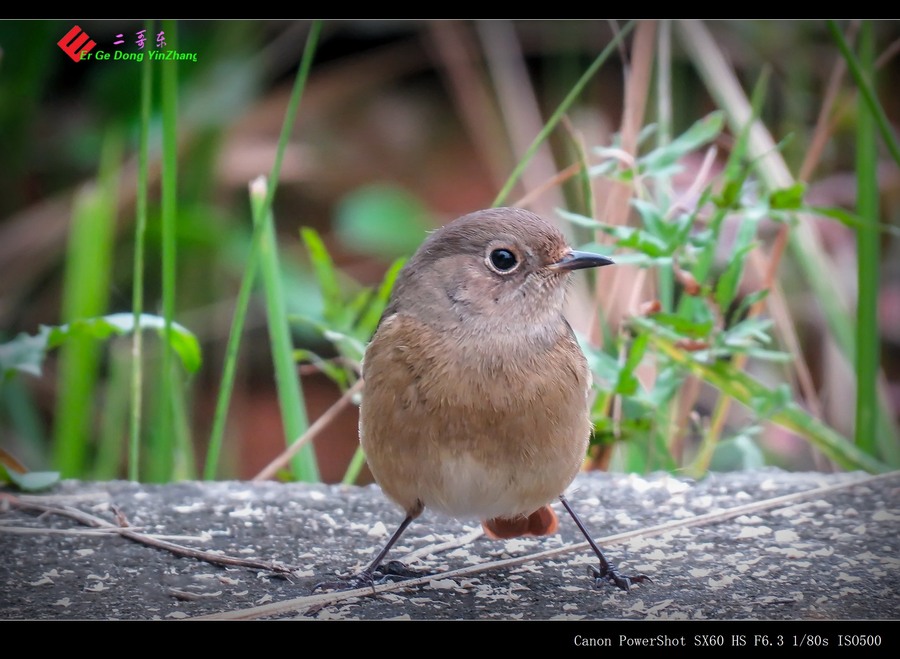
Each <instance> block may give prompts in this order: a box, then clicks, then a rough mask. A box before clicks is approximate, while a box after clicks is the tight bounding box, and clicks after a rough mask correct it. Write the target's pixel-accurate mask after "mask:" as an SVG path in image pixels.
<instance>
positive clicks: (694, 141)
mask: <svg viewBox="0 0 900 659" xmlns="http://www.w3.org/2000/svg"><path fill="white" fill-rule="evenodd" d="M724 125H725V115H724V113H723V112H719V111H716V112H712V113H711V114H709V115H707V116H706V117H704V118H703V119H700V120H699V121H696V122H694V124H693V125H692V126H691V127H690V128H688V129H687V130H686V131H685V132H683V133H682V134H681V135H679V136H678V137H676V138H675V139H674V140H672V141H671V142H669V143H668V144H666V145H663V146H661V147H659V148H656V149H654V150H653V151H651V152H650V153H648V154H647V155H645V156H642V157H641V158H639V159H638V163H639V165H640V169H641V171H642V172H643V173H646V174H654V175H659V174H661V173H667V172H668V170H669V169H670V168H671V167H672V166H673V165H675V164H676V163H677V162H678V160H680V159H681V158H682V157H684V156H685V155H687V154H688V153H690V152H691V151H694V150H695V149H698V148H700V147H701V146H703V145H704V144H708V143H709V142H711V141H712V140H714V139H715V138H716V137H718V135H719V133H721V132H722V127H723V126H724ZM663 170H664V171H663Z"/></svg>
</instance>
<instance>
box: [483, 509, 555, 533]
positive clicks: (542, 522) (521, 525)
mask: <svg viewBox="0 0 900 659" xmlns="http://www.w3.org/2000/svg"><path fill="white" fill-rule="evenodd" d="M481 526H482V527H483V528H484V533H485V535H486V536H487V537H489V538H490V539H492V540H506V539H508V538H518V537H519V536H523V535H551V534H553V533H556V529H557V527H558V526H559V518H558V517H557V516H556V513H555V512H554V511H553V508H551V507H550V506H542V507H540V508H538V509H537V510H535V511H534V512H533V513H531V514H530V515H527V516H525V515H521V516H519V517H513V518H511V519H506V518H503V517H495V518H494V519H488V520H485V521H483V522H482V523H481Z"/></svg>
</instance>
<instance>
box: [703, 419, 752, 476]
mask: <svg viewBox="0 0 900 659" xmlns="http://www.w3.org/2000/svg"><path fill="white" fill-rule="evenodd" d="M758 429H759V428H758V427H754V428H746V429H744V431H743V432H742V433H741V434H739V435H737V436H736V437H730V438H729V439H725V440H722V441H721V442H719V443H718V444H716V448H715V451H714V452H713V455H712V459H711V460H710V463H709V468H710V470H711V471H744V470H747V469H759V468H761V467H763V466H764V465H765V458H764V457H763V452H762V451H761V450H760V448H759V446H757V445H756V442H755V441H754V440H753V437H751V436H750V432H751V431H752V430H758Z"/></svg>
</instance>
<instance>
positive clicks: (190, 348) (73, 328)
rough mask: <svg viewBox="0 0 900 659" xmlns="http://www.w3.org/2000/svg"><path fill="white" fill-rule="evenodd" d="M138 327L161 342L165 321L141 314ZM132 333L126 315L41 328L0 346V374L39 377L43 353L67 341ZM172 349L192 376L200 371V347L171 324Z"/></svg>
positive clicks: (129, 317) (130, 320)
mask: <svg viewBox="0 0 900 659" xmlns="http://www.w3.org/2000/svg"><path fill="white" fill-rule="evenodd" d="M139 326H140V328H141V329H155V330H157V332H158V333H159V335H160V337H161V338H162V339H165V319H164V318H162V317H161V316H154V315H151V314H141V315H140V317H139ZM133 331H134V316H133V315H132V314H130V313H115V314H110V315H108V316H101V317H98V318H86V319H82V320H76V321H73V322H71V323H68V324H67V325H59V326H56V327H49V326H46V325H42V326H41V328H40V330H39V331H38V333H37V334H35V335H34V336H29V335H28V334H24V333H22V334H19V335H18V336H17V337H16V338H15V339H13V340H12V341H9V342H7V343H4V344H2V345H0V372H2V373H3V374H4V375H9V373H10V372H12V371H13V370H19V371H24V372H26V373H31V374H32V375H38V376H39V375H41V367H42V365H43V363H44V357H45V356H46V354H47V352H49V351H50V350H53V349H54V348H58V347H59V346H61V345H62V344H64V343H65V342H66V341H68V340H70V339H73V338H75V337H87V338H92V339H97V340H103V339H106V338H109V337H110V336H111V335H114V334H115V335H117V336H122V335H125V334H130V333H131V332H133ZM172 349H173V350H175V352H176V353H178V356H179V357H181V362H182V364H184V367H185V369H187V370H188V371H189V372H191V373H195V372H196V371H197V370H198V369H199V368H200V362H201V355H200V344H199V343H198V342H197V338H196V337H195V336H194V335H193V334H192V333H191V332H190V331H189V330H188V329H186V328H185V327H183V326H182V325H179V324H178V323H173V324H172Z"/></svg>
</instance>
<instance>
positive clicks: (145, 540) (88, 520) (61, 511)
mask: <svg viewBox="0 0 900 659" xmlns="http://www.w3.org/2000/svg"><path fill="white" fill-rule="evenodd" d="M4 499H6V500H7V501H9V502H10V504H11V505H12V506H14V507H16V508H18V509H20V510H31V511H37V512H39V513H41V514H42V515H47V514H49V515H60V516H62V517H68V518H70V519H74V520H75V521H76V522H78V523H80V524H83V525H85V526H90V527H91V528H95V529H102V530H104V531H108V532H110V533H117V534H118V535H121V536H122V537H123V538H128V539H129V540H133V541H135V542H138V543H141V544H143V545H147V546H149V547H154V548H156V549H162V550H164V551H168V552H170V553H172V554H175V555H176V556H180V557H183V558H195V559H197V560H199V561H205V562H207V563H212V564H214V565H223V566H224V565H231V566H238V567H247V568H252V569H256V570H269V571H271V572H275V573H277V574H292V573H293V572H295V571H296V570H297V568H296V567H292V566H290V565H285V564H284V563H279V562H270V561H256V560H252V559H246V558H233V557H231V556H224V555H222V554H215V553H212V552H207V551H202V550H198V549H192V548H191V547H185V546H183V545H177V544H175V543H174V542H168V541H166V540H160V539H159V538H157V537H152V536H149V535H146V534H144V533H139V532H137V531H135V530H134V529H133V528H131V527H122V526H116V525H115V524H113V523H112V522H108V521H106V520H105V519H103V518H101V517H97V516H95V515H91V514H89V513H86V512H84V511H82V510H78V509H77V508H72V507H71V506H48V505H44V504H42V503H38V502H36V501H34V500H30V501H24V500H22V499H20V498H19V497H16V496H8V497H4Z"/></svg>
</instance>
